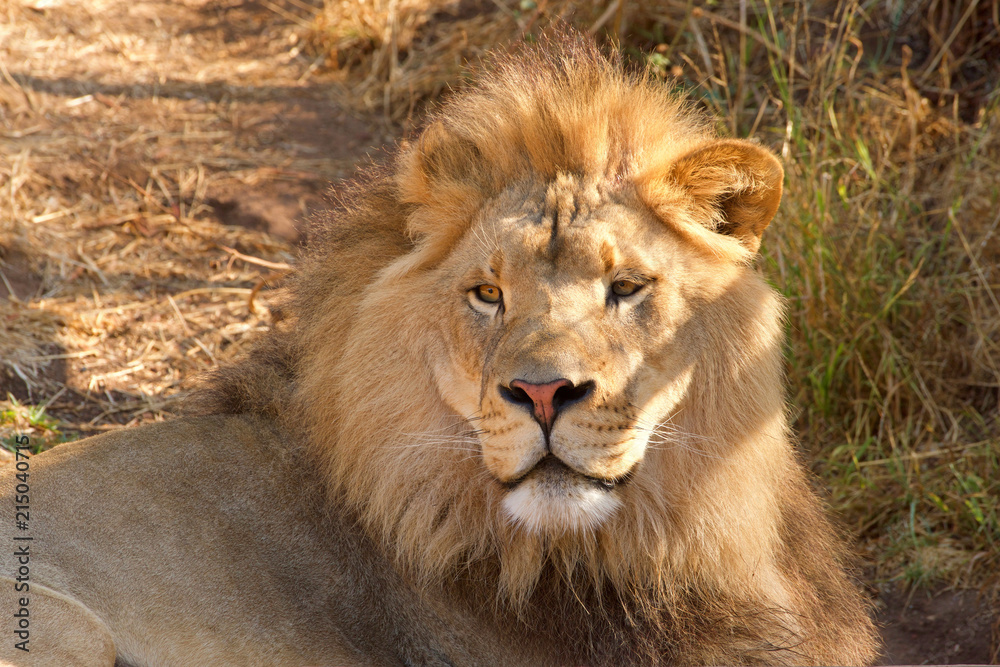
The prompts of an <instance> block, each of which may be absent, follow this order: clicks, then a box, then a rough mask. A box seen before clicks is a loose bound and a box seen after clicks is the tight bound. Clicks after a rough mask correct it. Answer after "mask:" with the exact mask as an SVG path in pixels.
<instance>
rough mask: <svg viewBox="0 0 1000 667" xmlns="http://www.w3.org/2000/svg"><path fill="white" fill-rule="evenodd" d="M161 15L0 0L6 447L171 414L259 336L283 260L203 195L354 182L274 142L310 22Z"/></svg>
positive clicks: (201, 10) (302, 67)
mask: <svg viewBox="0 0 1000 667" xmlns="http://www.w3.org/2000/svg"><path fill="white" fill-rule="evenodd" d="M279 9H280V7H279ZM172 10H173V7H172V6H169V5H167V6H164V7H155V6H152V5H150V4H149V3H143V2H138V3H131V2H122V1H121V0H102V1H101V2H95V3H83V4H76V3H60V2H38V3H34V2H25V3H21V2H3V1H0V16H3V19H0V44H2V45H3V48H2V49H0V297H4V298H0V399H7V400H0V436H2V437H4V438H6V437H9V436H10V435H11V433H12V432H15V431H16V432H26V433H28V434H29V435H33V436H37V437H38V442H39V443H41V444H43V445H44V444H45V443H51V442H56V441H59V440H60V439H63V438H65V437H69V436H68V435H67V434H73V433H90V432H94V431H99V430H104V429H108V428H117V427H119V426H120V425H122V424H130V423H136V422H143V421H150V420H159V419H162V418H164V417H165V416H169V415H170V414H171V413H172V411H173V410H174V409H175V407H176V404H177V402H178V399H179V398H180V397H181V396H182V393H183V387H184V385H185V383H186V382H187V381H188V380H189V378H191V377H192V376H194V375H196V374H198V373H199V372H201V371H204V370H206V369H209V368H212V367H214V366H216V365H217V364H218V363H219V362H221V361H224V360H225V359H228V358H230V357H232V356H233V355H234V354H236V353H238V351H239V350H240V349H241V348H242V346H243V344H244V342H245V341H246V340H247V339H248V337H249V336H251V335H252V334H253V333H254V332H257V331H261V330H264V329H266V328H267V326H268V325H269V323H270V321H271V312H270V308H269V305H271V304H273V302H274V296H273V294H272V291H271V288H273V287H274V286H275V285H277V284H279V283H280V278H281V276H282V275H283V273H284V271H285V269H287V267H288V264H287V263H288V262H289V261H291V260H292V258H293V257H294V253H293V248H292V246H291V244H290V243H288V242H286V241H283V240H281V239H278V238H275V237H273V236H271V235H269V234H266V233H264V232H262V231H256V230H253V229H247V228H243V227H240V226H232V225H225V224H221V223H222V219H221V217H220V214H219V211H218V210H217V208H218V205H217V202H216V201H215V200H214V199H213V197H214V196H218V193H220V192H235V193H237V196H241V195H242V196H249V195H248V194H244V193H252V192H253V191H255V190H256V189H257V188H259V187H261V186H264V185H268V184H270V183H273V182H280V181H283V180H284V181H290V180H292V179H296V180H302V179H304V178H311V179H315V180H319V181H326V182H329V181H333V180H335V179H337V178H339V177H342V176H343V175H344V174H345V173H347V172H348V165H347V164H345V163H344V162H345V161H344V160H343V159H338V158H335V157H323V156H316V157H311V156H310V154H309V153H308V152H305V151H296V150H290V149H289V144H288V143H282V142H281V141H280V140H281V139H282V134H281V130H282V128H281V127H279V125H280V118H278V119H276V117H277V116H280V114H281V112H282V111H284V110H285V107H284V106H282V104H284V102H285V98H287V97H288V96H289V95H295V94H300V93H298V91H299V90H300V89H304V88H303V87H304V86H305V85H306V82H305V80H306V79H307V78H308V76H310V75H311V72H312V70H311V69H310V65H311V63H312V60H307V59H305V57H304V56H300V52H301V49H300V48H296V43H298V36H299V34H301V33H303V32H304V28H303V27H302V25H298V24H295V23H293V22H289V21H286V20H283V19H281V18H280V17H278V20H275V14H274V13H273V12H269V11H266V10H265V11H264V12H263V13H258V14H255V15H248V16H244V15H241V16H242V17H243V18H246V19H247V25H245V26H244V25H240V24H239V22H237V21H232V20H231V19H227V17H224V16H216V15H215V14H214V13H213V12H211V11H210V8H209V6H208V5H204V4H202V5H198V4H197V3H194V4H193V5H192V6H190V7H188V6H178V8H177V12H176V14H172V13H171V12H172ZM219 11H221V10H219ZM233 11H237V9H234V10H233ZM233 18H235V17H233ZM230 22H232V23H236V25H237V28H231V27H230V25H229V24H230ZM239 29H244V30H247V31H250V32H249V34H252V37H253V39H255V40H256V41H255V42H254V46H256V48H248V47H249V46H250V44H249V43H248V40H249V39H250V38H249V37H247V38H244V37H241V36H240V34H239V33H238V30H239ZM225 31H228V33H227V34H228V36H229V39H228V41H227V40H225V39H219V38H218V36H217V35H215V34H212V33H215V32H225ZM206 33H207V34H210V35H211V36H212V37H213V38H214V39H211V40H206V39H201V40H196V39H193V35H194V34H197V35H201V36H204V35H205V34H206ZM313 69H314V68H313ZM301 94H304V93H301ZM275 100H277V101H275ZM293 148H294V146H293ZM213 193H214V194H213ZM258 259H263V260H264V262H263V263H262V262H260V261H258ZM8 293H10V294H12V296H9V297H8ZM8 391H10V392H13V394H12V395H11V397H10V398H8ZM40 407H44V408H45V410H46V414H49V415H54V416H56V417H57V419H55V420H53V419H51V418H49V419H48V420H46V419H45V418H43V417H42V415H41V413H40V412H39V408H40ZM57 428H58V430H59V431H61V432H62V433H61V434H60V433H59V432H57V430H56V429H57Z"/></svg>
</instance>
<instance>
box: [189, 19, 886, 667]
mask: <svg viewBox="0 0 1000 667" xmlns="http://www.w3.org/2000/svg"><path fill="white" fill-rule="evenodd" d="M712 139H714V136H713V134H712V132H711V131H710V129H709V126H708V124H707V123H706V121H705V119H704V118H703V117H702V116H701V115H699V114H697V113H695V112H693V111H692V110H691V109H690V108H688V107H687V106H686V104H685V103H684V102H682V101H681V100H680V99H679V98H677V97H675V96H673V95H671V94H670V93H668V92H665V91H664V88H663V86H662V85H658V84H657V83H656V82H655V81H654V80H652V78H651V77H650V76H647V75H642V74H627V73H625V72H624V71H623V67H622V66H621V65H620V63H618V62H617V61H615V60H614V59H608V58H606V57H605V56H603V55H601V54H600V53H599V52H598V51H597V50H596V48H594V47H592V46H590V45H589V44H588V43H585V42H584V41H583V40H578V39H575V38H563V39H560V40H555V41H553V42H549V43H547V44H546V45H545V47H544V48H541V49H533V50H528V51H527V53H522V54H520V55H517V56H512V57H505V58H500V59H499V60H498V61H497V62H495V63H493V66H491V67H489V68H487V71H486V73H485V74H483V75H481V77H480V79H479V83H478V85H477V86H476V87H475V88H473V89H472V90H470V91H467V92H464V93H462V94H460V95H457V96H455V97H454V98H453V100H452V101H451V102H449V103H447V104H445V105H444V106H443V107H442V108H440V109H439V110H438V111H437V112H436V113H434V114H432V115H431V117H430V119H429V121H428V123H427V126H426V129H425V130H424V131H423V132H422V133H421V134H420V135H419V137H418V138H417V139H416V140H414V141H413V142H410V143H405V142H404V143H403V144H402V145H401V146H400V148H399V150H398V152H397V154H396V155H395V158H394V160H393V161H392V162H391V164H390V165H389V166H388V167H376V168H371V169H369V171H368V172H367V173H365V174H364V175H362V176H361V177H359V178H358V179H357V180H356V181H355V182H354V183H353V184H352V185H349V186H348V187H347V188H346V189H345V190H344V191H342V192H341V193H340V194H339V197H338V206H337V207H336V209H335V210H333V211H331V212H330V213H329V214H327V215H325V217H323V218H322V219H320V220H318V221H317V224H316V225H314V229H313V230H312V237H311V239H310V246H309V249H308V252H307V253H306V254H305V255H304V257H303V259H302V261H301V263H300V267H299V271H298V275H297V277H296V278H295V279H294V284H293V286H292V287H291V294H292V297H291V301H290V303H289V304H288V305H287V306H286V309H287V311H288V316H287V317H286V319H285V320H284V321H282V322H280V323H279V324H278V325H277V326H276V327H275V330H274V331H273V332H272V333H271V334H270V335H269V336H268V337H266V338H265V339H264V340H262V341H261V342H260V344H259V345H258V346H257V348H256V349H255V350H254V351H253V352H252V353H251V354H250V355H248V357H247V358H246V360H244V361H243V362H242V363H241V364H237V365H235V366H232V367H228V368H224V369H222V370H220V371H219V372H217V373H216V375H215V376H214V378H212V380H211V381H210V382H209V384H208V386H207V387H206V388H205V389H204V390H203V391H202V392H201V393H200V394H199V396H198V398H197V400H196V401H193V403H196V404H198V405H199V406H200V409H202V410H204V409H207V410H208V411H211V412H256V413H261V414H265V415H267V416H269V417H271V418H273V419H277V420H280V421H281V422H282V423H283V424H284V426H285V428H286V429H287V431H288V432H289V433H290V434H295V437H297V438H299V439H301V440H303V441H304V442H305V444H306V447H307V449H308V450H309V451H310V452H311V454H312V458H313V460H314V461H315V462H316V464H317V466H318V467H319V469H320V470H321V471H322V472H323V473H324V475H325V478H326V479H327V480H328V483H329V489H328V492H329V496H330V498H331V503H332V504H333V505H334V506H336V507H337V508H338V509H337V511H342V512H343V511H347V512H353V513H354V514H356V516H357V517H358V519H359V521H360V522H361V523H362V525H364V526H366V529H367V530H368V532H369V533H370V534H371V535H372V537H373V538H374V539H375V540H376V542H377V543H379V544H380V545H381V548H382V549H383V550H384V552H385V554H386V556H387V557H388V558H389V559H390V560H392V561H393V562H395V563H396V565H397V566H398V567H400V568H401V569H403V570H404V571H406V572H409V573H410V574H411V576H412V577H413V578H414V580H415V581H416V582H418V584H419V585H422V586H424V587H431V588H437V589H442V588H443V589H446V590H448V591H451V592H452V593H454V594H455V595H456V596H457V599H463V600H467V601H468V600H476V601H477V602H476V604H479V605H485V607H487V608H490V609H494V610H495V612H496V614H497V618H498V619H506V620H503V621H502V622H506V623H512V624H514V623H528V624H529V625H531V626H532V627H534V628H536V629H540V630H541V631H545V632H549V633H551V634H552V636H554V637H559V638H560V641H564V642H566V645H568V646H577V647H578V648H579V651H580V653H579V658H580V659H581V660H586V661H591V662H604V661H612V662H617V663H619V664H629V663H631V662H633V661H641V662H647V663H660V662H661V661H666V662H670V661H682V662H683V661H685V660H686V659H687V660H690V659H694V658H693V657H694V656H697V658H696V659H697V660H699V661H713V660H714V661H716V662H717V663H718V664H724V663H727V662H732V661H743V662H745V663H753V662H761V663H768V662H774V661H776V660H777V661H780V662H784V661H786V660H788V659H789V658H787V655H791V654H795V652H796V651H800V652H801V657H800V659H801V660H804V661H808V660H815V661H844V662H848V663H855V662H866V661H869V660H870V659H871V658H872V655H871V647H872V646H873V641H872V628H871V625H870V622H869V621H868V618H867V613H866V611H865V609H864V608H863V605H862V603H861V602H860V599H861V598H860V597H859V596H858V594H857V592H856V589H855V587H854V585H853V584H852V583H850V582H848V581H846V578H845V577H844V575H843V573H842V572H843V569H844V568H845V567H847V558H846V554H845V552H844V551H843V549H842V547H841V546H840V540H838V539H837V536H836V535H835V534H834V531H833V530H832V529H831V527H830V526H829V525H828V523H827V520H826V519H825V517H824V516H823V512H822V509H821V507H820V506H819V504H818V502H817V501H816V500H815V498H814V496H813V495H812V492H811V491H810V489H809V484H808V481H807V479H806V478H805V475H804V473H803V472H802V468H801V466H799V465H797V464H795V463H794V457H793V455H792V454H791V453H790V452H791V447H790V445H788V444H787V443H788V433H787V426H786V420H785V415H784V413H785V408H784V396H783V371H782V357H781V346H782V336H783V332H782V327H781V324H780V322H781V307H780V303H779V302H778V300H777V298H776V297H775V296H774V295H773V294H772V293H771V292H770V291H769V290H768V289H766V287H763V286H762V285H763V283H762V281H759V280H756V281H751V282H752V283H753V285H757V284H758V283H759V284H760V285H761V286H760V287H753V286H751V287H749V288H747V289H746V290H743V291H742V292H740V294H741V295H742V298H743V299H744V301H746V300H748V299H752V300H753V302H751V303H746V302H736V299H739V298H740V296H735V297H733V299H734V303H732V304H730V307H731V308H733V309H735V310H736V311H739V312H740V313H741V321H743V322H744V323H746V322H749V323H750V325H749V326H750V327H751V330H743V331H739V332H733V331H729V332H726V331H709V332H706V335H707V336H712V337H713V340H714V341H715V349H714V354H713V358H712V360H711V361H710V363H705V364H702V365H701V367H700V370H699V375H698V376H697V377H695V378H694V379H693V380H692V384H691V387H692V389H691V391H692V392H693V393H694V394H695V397H696V400H692V401H689V403H688V404H687V407H686V408H685V412H684V414H682V415H681V417H682V418H683V419H684V428H685V429H686V430H687V431H688V432H691V433H697V434H698V436H699V438H701V439H702V440H703V441H704V442H713V441H714V442H726V443H738V448H739V450H740V452H741V453H740V456H741V457H742V458H741V461H742V462H743V463H744V464H746V465H747V466H748V467H746V468H745V469H741V470H739V471H736V472H729V473H718V472H715V473H710V472H708V466H709V465H711V464H713V463H714V461H712V460H710V459H706V458H705V457H702V458H699V457H698V456H694V455H692V456H688V457H687V459H685V462H684V465H685V466H686V468H682V469H681V470H678V471H676V472H671V471H670V470H662V471H660V472H659V473H658V474H661V475H664V476H665V477H664V478H663V479H664V480H667V481H668V482H669V483H666V482H661V483H653V482H652V481H650V479H649V478H646V479H645V480H644V479H636V480H635V482H636V483H637V484H638V485H639V489H638V490H637V491H636V492H635V493H634V494H633V495H632V496H631V497H632V498H638V499H641V500H639V501H635V502H632V503H631V504H630V505H628V506H627V507H624V508H623V509H622V511H621V512H620V513H619V515H618V516H617V517H616V518H615V521H614V522H613V523H612V524H611V525H610V526H609V528H608V529H607V530H604V529H599V530H596V531H594V532H593V533H592V534H567V535H565V536H563V537H561V538H552V537H541V536H538V535H535V534H531V533H530V532H528V531H524V530H521V529H519V528H518V527H517V526H514V525H512V524H511V523H510V521H509V520H507V519H506V518H505V517H504V514H503V512H502V511H500V503H501V489H500V488H499V487H498V486H497V485H495V484H493V483H492V482H491V480H490V479H488V477H487V475H486V474H485V473H484V471H483V470H482V466H481V464H480V463H479V462H478V461H477V459H476V456H475V454H474V453H472V452H470V451H468V448H467V447H464V446H460V445H463V444H464V443H465V442H466V440H465V439H463V436H462V432H463V430H466V429H467V428H468V425H463V424H461V423H460V422H461V419H460V418H458V416H457V415H455V414H454V413H452V412H451V411H450V410H448V408H447V407H446V406H445V404H444V402H443V400H442V399H441V398H440V397H439V396H438V395H437V393H436V390H435V389H434V388H433V386H432V383H430V382H429V381H428V379H427V377H428V376H427V371H426V368H427V365H428V364H431V363H433V359H432V358H428V357H429V355H430V353H429V351H430V350H433V349H434V345H433V341H431V340H428V336H427V335H426V333H425V332H423V331H421V330H420V327H419V322H420V321H421V318H422V317H425V316H426V312H427V311H429V310H430V311H433V309H434V308H435V307H436V306H435V304H434V303H433V302H432V301H431V299H433V296H434V295H433V294H426V293H425V292H424V291H423V287H426V285H425V284H424V283H421V282H420V280H421V275H422V272H424V271H425V269H426V268H427V267H429V266H433V265H434V264H435V263H437V262H439V261H440V260H441V258H442V257H444V256H445V255H447V253H448V252H449V251H450V250H451V248H452V247H453V246H454V244H455V242H456V240H457V239H458V238H459V237H460V236H461V235H462V234H463V233H464V232H465V231H466V230H467V228H468V225H469V221H470V220H471V219H472V218H473V216H474V215H475V213H476V211H478V210H479V209H480V207H481V206H483V204H484V202H487V201H488V200H490V198H492V197H494V196H495V195H497V194H498V193H500V192H501V191H503V190H504V189H505V188H506V187H507V186H508V185H510V184H511V183H515V182H517V181H518V180H521V179H535V180H537V181H541V182H545V181H549V180H552V179H554V178H556V176H557V175H558V174H560V173H570V174H576V175H579V176H580V177H581V178H586V177H594V178H598V179H604V180H610V181H630V182H631V184H632V186H633V187H634V189H635V192H636V193H637V194H638V196H639V198H640V199H641V200H642V201H643V202H644V203H645V204H646V205H647V206H648V207H649V208H650V209H651V210H652V211H653V212H654V213H656V212H658V211H661V210H664V211H666V210H669V212H670V213H669V216H666V215H665V216H664V217H668V218H669V219H668V222H669V224H671V225H672V226H673V227H674V228H675V230H677V231H678V232H679V233H680V234H681V235H682V236H683V238H685V239H686V240H687V241H688V242H689V243H690V244H691V246H692V249H693V250H692V252H695V251H697V252H708V253H711V254H712V255H714V256H716V257H720V258H724V259H728V260H730V262H731V263H732V264H733V265H734V266H737V267H738V268H737V269H734V270H739V271H746V272H748V273H749V272H752V271H753V269H752V268H749V267H748V266H747V260H748V259H749V258H750V257H751V256H752V254H753V253H754V252H755V251H756V250H757V247H756V244H755V243H754V240H753V239H740V238H736V237H731V236H724V235H721V234H715V233H713V230H715V229H717V228H718V227H719V226H720V225H722V224H723V222H722V221H721V220H717V219H716V218H715V217H713V216H716V215H717V213H716V209H705V208H702V209H699V208H698V207H697V206H696V205H695V204H694V203H692V200H691V199H690V198H686V197H684V196H683V195H682V194H681V193H680V191H679V189H678V188H677V187H676V185H675V184H674V183H672V182H671V181H670V179H665V178H663V177H662V174H663V173H664V171H665V170H666V169H667V167H668V166H669V165H671V164H673V163H674V162H675V161H676V160H677V159H678V157H679V156H681V155H683V154H685V153H689V152H690V151H691V150H692V149H695V148H697V147H699V146H701V145H703V144H705V143H707V142H708V141H710V140H712ZM736 176H737V177H738V176H739V175H736ZM720 180H721V179H720ZM727 180H728V181H729V182H732V181H733V180H734V175H733V174H728V179H727ZM737 180H738V178H737ZM744 180H745V181H746V182H743V183H741V184H740V185H739V187H741V188H743V189H745V190H746V191H748V192H753V191H754V188H755V187H756V184H755V183H753V182H752V181H750V180H747V179H744ZM719 194H720V196H721V194H722V193H719ZM709 199H710V197H709ZM762 206H763V204H762ZM772 213H773V211H772ZM706 221H708V223H707V224H706ZM420 286H423V287H420ZM387 291H391V292H392V293H393V295H394V296H395V297H398V298H395V299H389V298H387V294H386V292H387ZM387 303H391V304H394V307H392V308H387V307H386V304H387ZM414 323H416V325H415V326H414ZM717 324H719V326H720V327H724V326H725V325H726V324H728V323H726V322H718V323H717ZM744 326H746V325H744ZM359 332H360V333H361V334H363V335H359ZM347 341H353V342H351V343H348V342H347ZM359 341H360V342H359ZM760 415H771V416H773V417H769V418H768V419H766V420H764V419H762V418H761V417H760ZM775 443H778V444H777V445H776V444H775ZM776 447H785V448H786V449H788V452H789V453H788V454H787V455H785V454H782V455H781V456H780V457H779V459H780V460H779V462H778V465H776V466H775V465H773V464H772V461H771V459H770V457H771V456H772V454H773V452H775V451H776ZM782 457H783V458H782ZM786 459H787V465H786ZM692 471H694V472H692ZM673 475H676V476H673ZM713 475H714V476H715V478H712V476H713ZM720 476H721V477H720ZM697 480H706V481H705V484H706V485H707V486H706V487H705V488H699V487H698V486H697V484H698V481H697ZM708 480H710V481H708ZM727 485H729V486H727ZM705 489H711V491H712V495H711V496H709V495H707V494H706V491H705ZM761 562H770V563H773V565H774V567H775V569H776V570H778V571H780V572H782V573H784V576H785V577H786V579H785V583H784V584H778V583H774V582H761V581H756V580H754V577H755V576H756V575H755V571H756V569H755V568H756V567H757V565H758V564H759V563H761ZM762 590H768V591H772V592H774V591H776V592H774V594H773V595H770V596H767V595H762V593H761V591H762ZM788 609H795V610H797V612H796V613H795V614H790V613H787V610H788ZM776 627H780V628H784V629H785V630H784V631H783V632H780V631H779V632H776V631H775V628H776ZM761 637H768V638H771V639H769V640H767V641H765V640H761ZM776 637H777V639H775V638H776ZM803 637H807V638H809V639H808V640H807V641H805V642H803V639H802V638H803ZM836 646H842V647H844V651H845V652H844V653H840V654H838V653H837V652H836V651H835V650H834V648H833V647H836ZM779 650H780V651H784V652H782V653H780V655H779V653H778V652H777V651H779ZM789 652H790V653H789Z"/></svg>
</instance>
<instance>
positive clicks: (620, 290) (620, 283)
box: [611, 280, 642, 296]
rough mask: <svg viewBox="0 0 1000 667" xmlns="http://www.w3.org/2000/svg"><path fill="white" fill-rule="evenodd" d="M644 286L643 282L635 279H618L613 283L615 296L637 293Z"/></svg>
mask: <svg viewBox="0 0 1000 667" xmlns="http://www.w3.org/2000/svg"><path fill="white" fill-rule="evenodd" d="M640 287H642V283H637V282H636V281H634V280H616V281H615V282H613V283H611V291H612V292H613V293H614V295H615V296H629V295H630V294H635V293H636V292H638V291H639V288H640Z"/></svg>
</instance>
